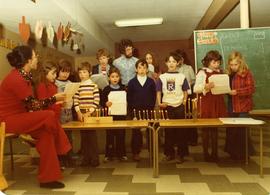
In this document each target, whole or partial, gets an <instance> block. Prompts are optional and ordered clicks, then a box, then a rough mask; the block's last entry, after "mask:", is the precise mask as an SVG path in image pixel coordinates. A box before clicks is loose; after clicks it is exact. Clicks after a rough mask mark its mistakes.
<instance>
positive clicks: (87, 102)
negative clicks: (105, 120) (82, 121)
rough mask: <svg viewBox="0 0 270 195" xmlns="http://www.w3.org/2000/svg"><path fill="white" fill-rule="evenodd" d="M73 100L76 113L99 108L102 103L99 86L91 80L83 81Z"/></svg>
mask: <svg viewBox="0 0 270 195" xmlns="http://www.w3.org/2000/svg"><path fill="white" fill-rule="evenodd" d="M73 98H74V107H75V110H76V112H78V111H79V110H81V109H86V110H88V109H90V108H97V107H98V106H99V101H100V98H99V90H98V86H97V85H96V84H95V83H93V81H92V80H91V79H88V80H86V81H83V82H81V85H80V87H79V89H78V91H77V92H76V93H75V95H74V97H73Z"/></svg>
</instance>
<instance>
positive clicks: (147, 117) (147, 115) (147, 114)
mask: <svg viewBox="0 0 270 195" xmlns="http://www.w3.org/2000/svg"><path fill="white" fill-rule="evenodd" d="M148 112H149V110H146V120H148V119H149V113H148Z"/></svg>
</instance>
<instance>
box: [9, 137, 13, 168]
mask: <svg viewBox="0 0 270 195" xmlns="http://www.w3.org/2000/svg"><path fill="white" fill-rule="evenodd" d="M8 140H9V152H10V161H11V166H10V167H11V171H13V170H14V158H13V145H12V138H9V139H8Z"/></svg>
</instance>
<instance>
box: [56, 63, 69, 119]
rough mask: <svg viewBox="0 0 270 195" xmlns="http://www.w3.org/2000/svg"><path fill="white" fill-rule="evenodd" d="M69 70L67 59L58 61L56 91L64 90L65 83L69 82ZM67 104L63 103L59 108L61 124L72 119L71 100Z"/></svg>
mask: <svg viewBox="0 0 270 195" xmlns="http://www.w3.org/2000/svg"><path fill="white" fill-rule="evenodd" d="M71 71H72V65H71V63H70V62H69V61H67V60H60V61H59V64H58V77H57V79H56V81H55V84H56V86H57V89H58V92H64V90H65V87H66V85H67V84H68V83H70V80H69V76H70V73H71ZM67 104H69V105H65V107H66V108H65V107H62V109H61V116H60V121H61V123H62V124H63V123H67V122H69V121H72V120H73V117H72V110H71V107H72V102H70V103H67ZM70 104H71V105H70Z"/></svg>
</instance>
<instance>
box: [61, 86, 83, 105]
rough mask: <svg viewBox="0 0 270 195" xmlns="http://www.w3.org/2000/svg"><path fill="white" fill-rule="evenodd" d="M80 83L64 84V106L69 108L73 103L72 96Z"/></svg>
mask: <svg viewBox="0 0 270 195" xmlns="http://www.w3.org/2000/svg"><path fill="white" fill-rule="evenodd" d="M80 84H81V83H68V84H66V87H65V90H64V93H66V101H65V102H66V103H65V104H64V107H65V108H71V107H72V104H73V96H74V95H75V93H76V92H77V91H78V89H79V87H80Z"/></svg>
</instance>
